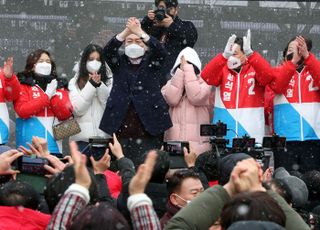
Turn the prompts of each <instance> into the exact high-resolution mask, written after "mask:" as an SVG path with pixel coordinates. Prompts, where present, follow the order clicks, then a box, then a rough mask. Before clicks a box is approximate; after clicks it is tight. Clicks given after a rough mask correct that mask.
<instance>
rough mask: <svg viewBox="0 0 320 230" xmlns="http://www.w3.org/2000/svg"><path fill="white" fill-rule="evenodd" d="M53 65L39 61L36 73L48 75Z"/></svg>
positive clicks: (35, 69)
mask: <svg viewBox="0 0 320 230" xmlns="http://www.w3.org/2000/svg"><path fill="white" fill-rule="evenodd" d="M51 68H52V65H51V64H50V63H46V62H39V63H37V64H36V66H35V68H34V72H35V73H36V74H40V75H45V76H48V75H50V73H51Z"/></svg>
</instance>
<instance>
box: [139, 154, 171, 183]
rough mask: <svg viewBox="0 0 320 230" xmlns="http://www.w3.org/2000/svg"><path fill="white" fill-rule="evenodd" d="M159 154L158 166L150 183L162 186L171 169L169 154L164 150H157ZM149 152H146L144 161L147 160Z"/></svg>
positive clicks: (156, 165) (155, 167)
mask: <svg viewBox="0 0 320 230" xmlns="http://www.w3.org/2000/svg"><path fill="white" fill-rule="evenodd" d="M155 151H156V153H157V159H156V164H155V166H154V168H153V172H152V176H151V179H150V183H158V184H161V183H163V182H164V181H165V177H166V174H167V172H168V171H169V168H170V159H169V153H168V152H166V151H162V150H155ZM148 153H149V152H146V153H145V154H144V156H143V160H145V159H146V157H147V155H148Z"/></svg>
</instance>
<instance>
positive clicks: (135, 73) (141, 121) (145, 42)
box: [100, 17, 172, 165]
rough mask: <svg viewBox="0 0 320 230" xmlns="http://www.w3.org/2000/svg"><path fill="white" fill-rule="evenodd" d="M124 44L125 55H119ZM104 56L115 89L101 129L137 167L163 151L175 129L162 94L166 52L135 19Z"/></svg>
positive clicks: (109, 100)
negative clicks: (148, 154)
mask: <svg viewBox="0 0 320 230" xmlns="http://www.w3.org/2000/svg"><path fill="white" fill-rule="evenodd" d="M123 43H124V45H125V53H124V54H122V55H120V54H119V52H118V50H119V48H120V47H121V45H122V44H123ZM104 54H105V56H106V61H107V63H108V65H109V66H110V68H111V70H112V72H113V86H112V90H111V93H110V96H109V98H108V101H107V105H106V109H105V112H104V115H103V117H102V120H101V124H100V129H101V130H103V131H105V132H106V133H109V134H112V133H116V134H117V136H118V137H119V141H120V143H121V145H122V146H123V148H124V152H125V154H126V156H127V157H128V158H130V159H131V160H132V161H133V162H134V164H135V165H138V164H139V163H140V162H141V158H140V157H141V156H142V155H143V153H144V152H145V151H147V150H149V149H154V148H160V147H161V144H162V139H163V133H164V131H165V130H167V129H168V128H170V127H171V126H172V123H171V119H170V116H169V112H168V105H167V104H166V102H165V100H164V98H163V97H162V94H161V91H160V90H161V85H162V84H163V82H165V76H163V75H162V74H161V68H162V64H163V62H164V60H165V57H166V55H167V52H166V50H165V48H164V47H163V46H162V45H161V44H160V43H159V41H158V40H157V39H155V38H154V37H152V36H149V35H147V34H146V33H145V32H144V31H143V30H142V29H141V25H140V22H139V20H138V19H136V18H133V17H132V18H129V20H128V22H127V25H126V28H125V29H124V30H123V31H122V32H121V33H119V34H118V35H116V36H115V37H113V38H112V39H111V40H110V41H109V42H108V44H107V45H106V46H105V48H104Z"/></svg>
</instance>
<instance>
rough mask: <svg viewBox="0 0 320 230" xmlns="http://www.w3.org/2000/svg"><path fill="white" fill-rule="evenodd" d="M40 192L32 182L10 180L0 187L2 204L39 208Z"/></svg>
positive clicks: (0, 203)
mask: <svg viewBox="0 0 320 230" xmlns="http://www.w3.org/2000/svg"><path fill="white" fill-rule="evenodd" d="M39 204H40V194H39V193H38V192H37V191H36V190H35V188H33V187H32V186H31V185H30V184H27V183H25V182H22V181H9V182H8V183H5V184H3V185H2V186H1V187H0V206H23V207H25V208H30V209H33V210H37V209H38V207H39Z"/></svg>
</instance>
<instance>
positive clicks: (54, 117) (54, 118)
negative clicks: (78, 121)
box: [52, 109, 74, 126]
mask: <svg viewBox="0 0 320 230" xmlns="http://www.w3.org/2000/svg"><path fill="white" fill-rule="evenodd" d="M69 111H70V112H71V116H72V118H73V119H74V115H73V112H72V111H71V109H70V110H69ZM55 120H56V116H53V121H52V126H53V124H54V121H55Z"/></svg>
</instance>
